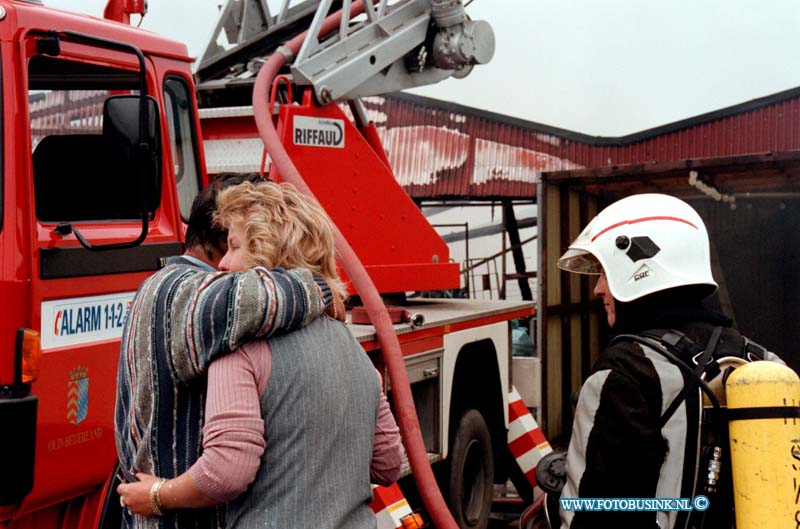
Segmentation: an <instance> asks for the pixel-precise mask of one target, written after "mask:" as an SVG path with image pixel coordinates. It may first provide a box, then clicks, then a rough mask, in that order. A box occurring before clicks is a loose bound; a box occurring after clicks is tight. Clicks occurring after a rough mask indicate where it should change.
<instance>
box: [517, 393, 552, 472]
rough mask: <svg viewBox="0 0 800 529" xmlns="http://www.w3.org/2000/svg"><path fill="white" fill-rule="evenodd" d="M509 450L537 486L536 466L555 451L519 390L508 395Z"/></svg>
mask: <svg viewBox="0 0 800 529" xmlns="http://www.w3.org/2000/svg"><path fill="white" fill-rule="evenodd" d="M508 422H509V425H508V448H509V449H510V450H511V454H512V455H513V456H514V459H516V460H517V464H518V465H519V467H520V468H521V469H522V472H523V473H524V474H525V477H526V478H528V481H529V482H530V484H531V485H532V486H534V487H535V486H536V465H537V464H538V463H539V460H540V459H541V458H542V457H544V456H545V455H547V454H549V453H550V452H552V451H553V449H552V448H551V447H550V443H548V442H547V439H546V438H545V436H544V434H543V433H542V430H541V429H540V428H539V425H538V424H536V420H535V419H534V418H533V416H532V415H531V414H530V412H529V411H528V407H527V406H526V405H525V402H524V401H523V400H522V397H520V395H519V392H518V391H517V388H515V387H513V386H512V387H511V392H510V393H509V394H508Z"/></svg>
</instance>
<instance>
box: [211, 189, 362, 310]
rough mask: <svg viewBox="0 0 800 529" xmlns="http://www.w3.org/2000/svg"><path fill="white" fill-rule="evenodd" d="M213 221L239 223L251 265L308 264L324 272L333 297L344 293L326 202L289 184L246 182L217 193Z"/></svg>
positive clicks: (246, 258) (246, 259)
mask: <svg viewBox="0 0 800 529" xmlns="http://www.w3.org/2000/svg"><path fill="white" fill-rule="evenodd" d="M214 222H216V223H217V224H218V225H220V226H222V227H224V228H226V229H230V228H231V227H232V226H236V225H241V227H242V232H243V235H244V240H243V241H242V251H243V253H244V264H245V266H247V267H248V268H251V267H253V266H263V267H265V268H275V267H277V266H280V267H283V268H307V269H309V270H311V272H312V273H314V274H316V275H319V276H321V277H322V278H323V279H325V281H326V282H327V283H328V286H330V288H331V291H332V292H333V293H334V295H338V296H339V297H340V298H342V299H343V298H344V297H345V296H346V291H345V288H344V284H343V283H342V281H341V280H340V279H339V272H338V271H337V269H336V249H335V235H334V233H335V232H334V228H333V222H332V221H331V220H330V218H329V217H328V214H327V213H325V210H324V209H322V206H320V205H319V203H318V202H317V201H316V200H314V199H313V198H311V197H308V196H306V195H304V194H302V193H300V192H299V191H298V190H297V188H295V187H294V186H293V185H291V184H289V183H280V184H278V183H275V182H268V181H265V182H260V183H257V184H253V183H251V182H244V183H242V184H239V185H236V186H232V187H230V188H228V189H225V190H224V191H222V192H221V193H220V194H219V196H218V197H217V209H216V212H215V213H214Z"/></svg>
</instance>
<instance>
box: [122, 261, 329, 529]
mask: <svg viewBox="0 0 800 529" xmlns="http://www.w3.org/2000/svg"><path fill="white" fill-rule="evenodd" d="M331 300H332V296H331V292H330V289H329V288H328V286H327V284H325V282H324V281H322V280H321V279H318V280H315V279H314V278H313V277H312V276H311V274H310V273H309V272H308V271H306V270H302V269H295V270H289V271H286V270H282V269H275V270H272V271H267V270H265V269H263V268H256V269H253V270H249V271H247V272H241V273H236V274H223V273H217V272H215V271H214V270H213V269H212V268H210V267H207V268H205V269H202V268H200V267H198V265H197V263H196V262H194V261H190V260H188V259H186V258H183V257H177V258H173V259H171V260H170V262H169V264H168V266H166V267H165V268H164V269H162V270H161V271H159V272H158V273H156V274H154V275H153V276H151V277H150V278H148V279H147V280H146V281H145V282H144V283H143V284H142V285H141V286H140V287H139V290H138V292H137V293H136V296H135V297H134V300H133V303H132V305H131V309H130V312H129V313H128V318H127V321H126V324H125V329H124V332H123V335H122V349H121V352H120V361H119V367H118V372H117V403H116V415H115V427H116V439H117V452H118V454H119V458H120V465H121V467H122V470H123V472H124V473H125V475H126V480H128V481H132V480H134V479H135V478H133V474H134V473H135V472H146V473H148V474H154V475H156V476H162V477H166V478H172V477H176V476H178V475H180V474H182V473H183V472H185V471H186V470H188V469H189V467H190V466H191V465H192V464H193V463H194V462H195V461H196V460H197V458H198V457H199V456H200V453H201V448H202V437H201V434H202V426H203V421H204V417H203V412H204V408H205V402H204V400H205V372H206V369H207V367H208V365H209V364H210V363H211V362H212V361H213V360H214V359H215V358H217V357H218V356H220V355H222V354H225V353H228V352H230V351H232V350H234V349H236V348H238V347H239V346H241V345H242V344H243V343H245V342H247V341H248V340H251V339H253V338H254V337H256V336H271V335H273V334H275V333H276V332H284V331H291V330H294V329H298V328H300V327H303V326H305V325H306V324H308V323H309V322H310V321H312V320H313V319H314V318H316V317H317V316H319V315H320V314H322V313H323V312H324V310H325V307H326V305H329V304H330V302H331ZM123 526H124V527H141V528H145V527H147V528H177V527H192V528H197V529H206V528H216V527H221V526H222V523H221V516H220V511H218V510H217V509H197V510H186V511H176V512H173V513H167V515H165V516H164V517H161V518H144V517H141V516H135V517H132V516H130V515H128V514H127V512H125V513H124V515H123Z"/></svg>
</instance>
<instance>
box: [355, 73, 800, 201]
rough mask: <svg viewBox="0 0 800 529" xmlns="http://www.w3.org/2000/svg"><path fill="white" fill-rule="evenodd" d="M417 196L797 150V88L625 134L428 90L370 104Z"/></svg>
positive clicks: (525, 193)
mask: <svg viewBox="0 0 800 529" xmlns="http://www.w3.org/2000/svg"><path fill="white" fill-rule="evenodd" d="M365 105H366V106H367V109H368V112H369V115H370V118H372V119H373V120H374V121H375V123H376V125H377V126H378V132H379V134H380V135H381V139H382V140H383V142H384V145H385V147H386V150H387V153H388V155H389V160H390V162H391V164H392V167H393V168H394V170H395V175H396V177H397V179H398V180H399V181H400V183H401V184H402V185H403V186H404V187H405V189H406V191H408V193H409V194H410V195H411V196H412V197H414V198H421V199H430V198H437V199H438V198H452V197H458V198H473V199H488V198H504V197H508V198H530V197H532V196H533V195H535V192H536V187H535V184H536V181H537V178H538V175H539V174H540V173H541V172H558V171H575V170H579V169H587V170H588V169H592V168H603V167H614V166H620V165H628V164H641V163H654V164H659V163H668V162H678V161H683V160H689V159H697V158H715V157H725V156H728V157H730V156H741V155H750V154H758V153H769V152H771V153H777V152H784V151H792V150H797V149H800V88H796V89H792V90H787V91H785V92H781V93H778V94H773V95H771V96H767V97H764V98H759V99H755V100H753V101H748V102H746V103H742V104H740V105H735V106H733V107H729V108H726V109H722V110H718V111H715V112H710V113H708V114H703V115H701V116H696V117H694V118H689V119H686V120H682V121H678V122H675V123H671V124H668V125H664V126H661V127H656V128H654V129H649V130H646V131H642V132H638V133H636V134H631V135H628V136H622V137H615V138H610V137H595V136H588V135H584V134H580V133H576V132H573V131H568V130H564V129H558V128H554V127H550V126H547V125H542V124H539V123H534V122H529V121H524V120H520V119H516V118H513V117H510V116H503V115H500V114H495V113H491V112H485V111H481V110H478V109H474V108H470V107H465V106H462V105H457V104H453V103H448V102H444V101H438V100H435V99H430V98H426V97H422V96H416V95H410V94H404V93H398V94H390V95H388V96H386V97H372V98H368V99H367V100H366V101H365Z"/></svg>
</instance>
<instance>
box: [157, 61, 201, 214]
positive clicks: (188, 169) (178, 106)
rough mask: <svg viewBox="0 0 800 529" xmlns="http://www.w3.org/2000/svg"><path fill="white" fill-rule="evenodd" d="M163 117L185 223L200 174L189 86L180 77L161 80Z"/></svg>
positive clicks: (198, 189)
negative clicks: (167, 129)
mask: <svg viewBox="0 0 800 529" xmlns="http://www.w3.org/2000/svg"><path fill="white" fill-rule="evenodd" d="M164 102H165V104H166V110H165V112H164V113H165V114H166V116H167V124H168V126H169V139H170V147H171V150H172V164H173V165H174V171H175V185H177V186H178V202H179V204H180V208H181V217H183V220H184V222H188V220H189V212H190V210H191V208H192V202H193V201H194V199H195V197H196V196H197V193H199V192H200V172H199V171H198V170H197V167H198V165H199V164H198V162H197V149H196V148H195V145H197V142H196V134H195V132H194V115H193V114H192V98H191V94H190V92H189V87H188V85H187V83H186V81H184V80H183V79H182V78H180V77H175V76H172V77H168V78H167V80H166V81H164Z"/></svg>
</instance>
